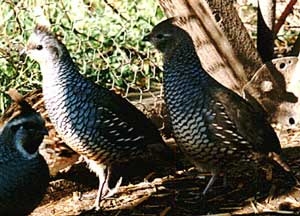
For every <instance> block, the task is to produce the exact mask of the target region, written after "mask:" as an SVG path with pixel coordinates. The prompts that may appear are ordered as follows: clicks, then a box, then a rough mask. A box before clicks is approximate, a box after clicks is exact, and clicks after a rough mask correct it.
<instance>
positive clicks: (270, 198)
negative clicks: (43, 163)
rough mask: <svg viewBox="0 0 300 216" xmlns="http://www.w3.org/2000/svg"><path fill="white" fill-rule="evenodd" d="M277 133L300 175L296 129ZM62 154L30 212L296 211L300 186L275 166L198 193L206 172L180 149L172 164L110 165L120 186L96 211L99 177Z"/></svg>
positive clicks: (299, 208) (241, 173)
mask: <svg viewBox="0 0 300 216" xmlns="http://www.w3.org/2000/svg"><path fill="white" fill-rule="evenodd" d="M281 134H283V135H282V136H281V139H284V141H283V143H286V144H285V146H283V147H284V149H283V151H284V156H285V158H286V159H287V162H288V163H289V165H290V166H291V168H292V170H293V173H294V174H295V176H297V177H298V178H300V172H299V165H300V158H299V155H300V147H299V146H297V144H298V139H297V137H298V136H297V133H296V132H295V131H286V133H281ZM287 143H289V144H288V145H287ZM65 155H67V156H57V158H56V161H55V166H52V168H51V169H52V172H53V170H55V169H60V168H62V167H66V168H64V169H60V171H59V172H56V175H55V177H53V179H52V181H51V182H50V186H49V188H48V192H47V194H46V195H45V198H44V200H43V201H42V203H41V204H40V206H39V207H37V208H36V209H35V211H34V212H33V213H32V214H31V216H41V215H53V216H54V215H56V216H58V215H59V216H67V215H68V216H69V215H85V216H86V215H109V216H117V215H135V216H139V215H147V216H152V215H153V216H154V215H159V216H164V215H208V214H209V215H222V216H223V215H224V216H225V215H226V216H229V215H252V214H258V215H295V214H298V213H299V212H300V201H299V197H300V187H299V186H297V185H296V182H295V181H294V179H293V178H291V176H290V175H288V174H286V173H284V172H283V171H282V170H281V169H280V168H278V167H274V168H273V173H270V172H269V171H266V170H264V169H258V170H256V171H253V170H242V171H239V172H238V173H239V174H237V173H234V174H233V175H229V176H228V178H227V187H224V186H223V178H222V177H220V178H219V179H218V180H217V182H216V183H215V184H214V186H213V188H212V189H211V190H210V191H209V193H208V194H207V196H206V197H202V196H201V192H202V190H203V189H204V187H205V185H206V184H207V182H208V180H209V178H210V174H209V173H198V172H196V170H195V169H194V168H193V167H192V166H191V165H190V164H189V163H188V162H187V161H186V160H185V159H184V157H183V156H182V155H181V154H179V155H178V157H177V160H176V161H177V162H176V164H174V166H173V167H164V166H163V165H159V164H155V165H153V164H148V163H147V162H133V164H131V165H126V164H125V165H122V166H120V167H115V168H114V171H113V172H114V173H115V174H118V176H114V178H113V179H112V183H114V182H113V181H116V180H117V179H118V177H119V176H123V183H122V186H121V187H120V188H119V191H118V192H117V193H116V194H115V195H114V196H113V197H111V198H107V199H105V200H102V201H101V207H102V209H101V210H100V211H95V210H94V209H93V204H94V200H95V196H96V193H97V186H98V179H97V178H96V176H95V175H94V174H93V173H91V172H90V171H89V170H88V168H87V167H86V164H85V163H84V162H82V161H81V160H80V159H79V160H77V159H78V156H77V155H76V154H75V153H74V154H73V153H70V152H69V153H68V154H65ZM75 161H76V162H75ZM74 162H75V163H74ZM68 164H69V165H68ZM58 167H59V168H58ZM153 167H155V169H154V168H153ZM175 167H176V172H175V170H174V168H175Z"/></svg>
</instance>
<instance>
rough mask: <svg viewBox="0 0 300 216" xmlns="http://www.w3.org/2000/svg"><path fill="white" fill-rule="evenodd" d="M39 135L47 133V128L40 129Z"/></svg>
mask: <svg viewBox="0 0 300 216" xmlns="http://www.w3.org/2000/svg"><path fill="white" fill-rule="evenodd" d="M40 133H41V135H49V133H48V130H47V128H43V129H42V130H40Z"/></svg>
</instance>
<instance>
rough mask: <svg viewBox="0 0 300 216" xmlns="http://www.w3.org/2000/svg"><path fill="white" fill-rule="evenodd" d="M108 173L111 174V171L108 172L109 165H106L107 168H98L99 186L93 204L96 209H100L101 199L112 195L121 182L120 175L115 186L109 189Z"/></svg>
mask: <svg viewBox="0 0 300 216" xmlns="http://www.w3.org/2000/svg"><path fill="white" fill-rule="evenodd" d="M105 171H106V172H105ZM110 175H111V172H110V168H109V167H107V168H105V167H103V168H102V169H99V170H98V176H99V188H98V192H97V197H96V200H95V204H94V206H95V209H96V210H99V209H100V202H101V200H102V199H104V198H108V197H111V196H113V195H114V194H115V193H116V192H117V191H118V188H119V187H120V185H121V183H122V177H121V178H120V179H119V180H118V182H117V184H116V185H115V187H114V188H113V189H110V188H109V186H108V182H109V179H110Z"/></svg>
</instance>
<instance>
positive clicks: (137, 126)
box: [102, 90, 162, 143]
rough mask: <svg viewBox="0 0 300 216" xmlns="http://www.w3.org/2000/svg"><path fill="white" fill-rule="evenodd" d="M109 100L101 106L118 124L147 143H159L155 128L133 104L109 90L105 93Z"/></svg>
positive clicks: (159, 137) (158, 135)
mask: <svg viewBox="0 0 300 216" xmlns="http://www.w3.org/2000/svg"><path fill="white" fill-rule="evenodd" d="M106 94H107V98H109V100H105V101H103V102H102V103H103V106H104V107H106V108H107V109H109V111H110V115H114V116H115V119H117V118H118V121H119V124H122V123H124V124H125V125H127V127H128V129H129V128H132V129H131V130H133V132H134V133H136V134H137V135H139V136H144V137H145V139H146V141H145V142H148V143H151V142H161V141H162V139H161V136H160V134H159V131H158V129H157V128H156V126H155V125H154V124H153V123H152V122H151V120H150V119H148V118H147V117H146V116H145V115H144V114H143V113H142V112H141V111H140V110H138V109H137V108H136V107H135V106H134V105H133V104H131V103H130V102H129V101H127V100H126V99H125V98H122V97H121V96H120V95H117V94H115V93H113V92H111V91H109V90H107V91H106Z"/></svg>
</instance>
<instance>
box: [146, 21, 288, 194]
mask: <svg viewBox="0 0 300 216" xmlns="http://www.w3.org/2000/svg"><path fill="white" fill-rule="evenodd" d="M176 19H179V18H170V19H167V20H165V21H163V22H161V23H159V24H158V25H156V26H155V27H154V28H153V30H152V31H151V33H150V34H149V35H148V36H146V37H145V40H148V41H150V42H152V43H153V44H154V46H155V47H156V48H157V49H158V50H159V51H161V52H162V53H163V57H164V66H163V67H164V80H163V86H164V98H165V101H166V105H167V109H168V112H169V115H170V118H171V123H172V126H173V130H174V134H175V138H176V141H177V143H178V145H179V147H180V149H181V150H182V151H183V152H184V153H185V155H186V156H187V157H188V158H189V159H190V161H191V162H192V163H193V164H194V165H195V166H196V167H197V168H198V169H207V170H209V171H211V172H212V174H213V176H212V178H211V179H210V181H209V183H208V185H207V186H206V188H205V189H204V191H203V194H205V193H206V192H207V190H208V189H209V187H210V186H211V185H212V184H213V182H214V181H215V179H216V176H217V174H219V173H220V172H225V173H226V170H230V169H231V168H232V166H236V165H237V164H240V165H242V164H243V163H244V165H246V164H247V163H249V162H248V161H250V160H253V161H256V160H257V159H258V158H264V157H267V156H268V157H270V158H272V159H273V160H275V161H276V162H278V163H279V164H280V165H281V166H282V167H283V168H284V169H285V170H287V171H289V167H288V166H287V164H286V163H285V162H284V161H283V160H282V159H281V157H280V154H281V147H280V143H279V140H278V138H277V136H276V134H275V132H274V130H273V128H272V127H271V126H270V125H269V123H268V122H267V120H266V118H265V116H264V114H262V113H260V112H258V111H256V109H254V108H253V107H252V106H251V104H249V103H248V102H247V101H245V100H244V99H243V98H241V97H240V96H238V95H237V94H235V93H234V92H233V91H231V90H229V89H227V88H226V87H224V86H222V85H221V84H220V83H218V82H217V81H216V80H214V79H213V78H212V77H211V76H210V75H208V74H207V73H206V71H205V70H204V69H203V68H202V66H201V63H200V60H199V58H198V56H197V53H196V51H195V48H194V45H193V41H192V38H191V37H190V36H189V35H188V33H187V32H186V31H184V30H183V29H181V28H179V27H178V26H176V24H174V22H176Z"/></svg>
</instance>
